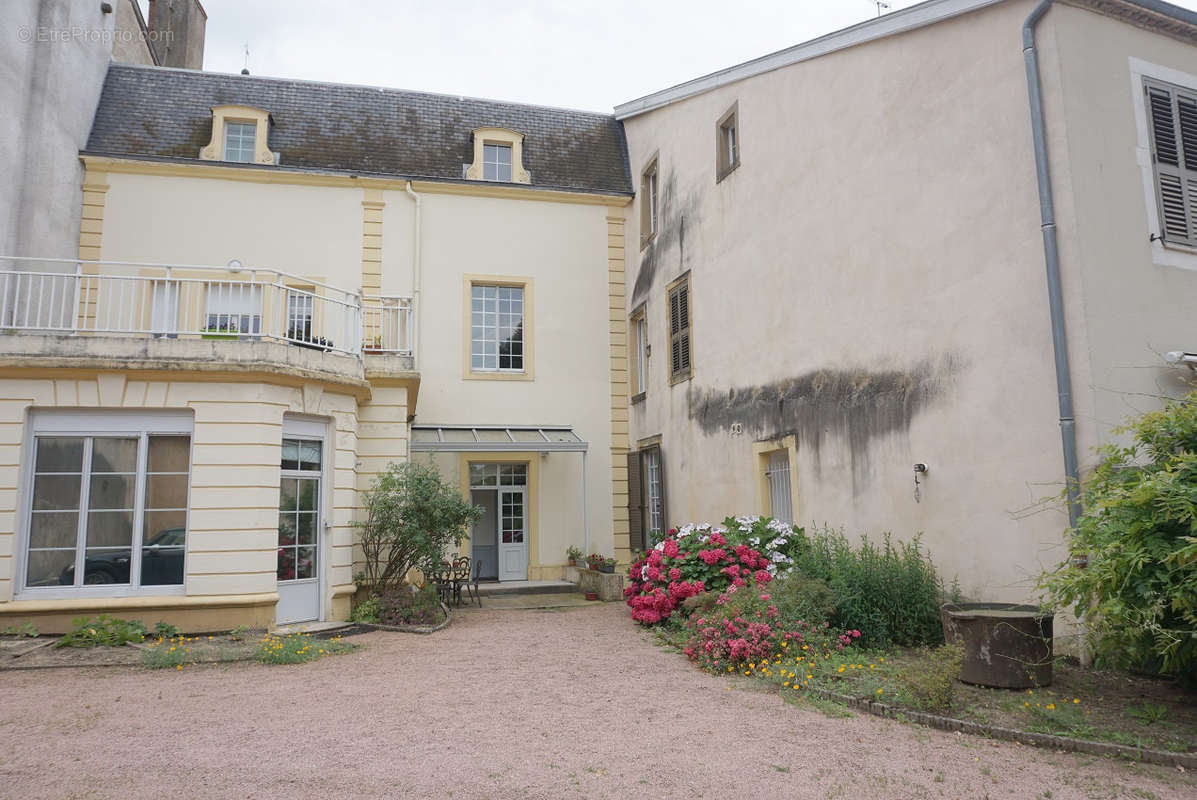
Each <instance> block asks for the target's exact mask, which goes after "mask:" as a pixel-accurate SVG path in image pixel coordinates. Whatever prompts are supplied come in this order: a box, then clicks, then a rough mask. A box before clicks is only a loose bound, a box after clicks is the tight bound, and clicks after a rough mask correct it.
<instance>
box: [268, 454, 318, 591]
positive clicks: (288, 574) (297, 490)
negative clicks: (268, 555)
mask: <svg viewBox="0 0 1197 800" xmlns="http://www.w3.org/2000/svg"><path fill="white" fill-rule="evenodd" d="M322 450H323V445H322V443H321V442H319V441H315V440H309V439H283V453H282V464H281V466H282V485H281V487H280V491H279V507H278V579H279V580H280V581H294V580H308V579H312V578H315V577H316V575H317V574H318V573H317V571H316V568H317V558H318V542H317V535H318V533H319V527H318V526H319V523H320V475H321V467H320V463H321V457H322V454H321V451H322Z"/></svg>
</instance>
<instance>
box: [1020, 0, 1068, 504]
mask: <svg viewBox="0 0 1197 800" xmlns="http://www.w3.org/2000/svg"><path fill="white" fill-rule="evenodd" d="M1051 5H1052V0H1040V3H1039V4H1038V5H1037V6H1035V10H1034V11H1032V12H1031V14H1030V16H1028V17H1027V20H1026V22H1025V23H1023V26H1022V54H1023V60H1024V61H1025V62H1026V70H1027V93H1028V96H1029V99H1030V103H1031V137H1032V140H1033V142H1034V147H1035V177H1036V179H1037V182H1038V184H1039V215H1040V229H1041V231H1042V232H1043V258H1044V261H1045V263H1046V266H1047V302H1048V306H1049V307H1050V309H1051V319H1052V350H1053V352H1054V353H1055V360H1056V393H1057V395H1058V399H1059V406H1060V440H1061V443H1062V445H1063V447H1064V472H1065V479H1066V480H1067V482H1068V483H1067V488H1066V492H1067V498H1068V525H1069V527H1072V528H1075V527H1076V524H1077V519H1078V518H1079V517H1080V514H1081V497H1080V474H1079V470H1078V468H1077V457H1076V419H1075V417H1074V416H1073V408H1072V375H1071V372H1070V371H1069V368H1068V336H1067V333H1066V332H1065V329H1064V299H1063V291H1062V289H1061V283H1060V250H1059V247H1058V244H1057V240H1056V211H1055V203H1054V201H1053V200H1052V178H1051V170H1050V168H1049V165H1048V160H1047V125H1046V124H1045V122H1044V113H1043V92H1042V87H1041V85H1040V79H1039V54H1038V53H1037V52H1036V50H1035V26H1036V25H1038V24H1039V20H1041V19H1042V18H1043V15H1044V14H1046V13H1047V11H1048V9H1049V8H1051Z"/></svg>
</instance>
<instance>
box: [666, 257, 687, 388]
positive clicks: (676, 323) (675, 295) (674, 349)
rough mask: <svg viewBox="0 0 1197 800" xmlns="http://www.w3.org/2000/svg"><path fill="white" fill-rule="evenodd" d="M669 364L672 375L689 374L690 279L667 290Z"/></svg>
mask: <svg viewBox="0 0 1197 800" xmlns="http://www.w3.org/2000/svg"><path fill="white" fill-rule="evenodd" d="M669 365H670V372H671V374H672V375H673V377H675V378H676V377H678V376H686V375H689V374H690V281H689V279H688V278H687V279H685V280H683V281H682V282H681V283H679V284H678V285H677V286H674V287H673V288H672V289H670V290H669Z"/></svg>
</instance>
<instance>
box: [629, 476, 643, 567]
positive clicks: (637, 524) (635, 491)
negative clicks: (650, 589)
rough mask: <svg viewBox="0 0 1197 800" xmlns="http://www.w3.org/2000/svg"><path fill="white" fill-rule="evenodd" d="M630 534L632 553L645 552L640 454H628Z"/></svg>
mask: <svg viewBox="0 0 1197 800" xmlns="http://www.w3.org/2000/svg"><path fill="white" fill-rule="evenodd" d="M628 532H629V535H630V542H629V547H631V549H632V552H633V553H635V552H639V551H642V550H644V492H643V491H642V490H641V488H640V454H639V453H637V452H631V453H628Z"/></svg>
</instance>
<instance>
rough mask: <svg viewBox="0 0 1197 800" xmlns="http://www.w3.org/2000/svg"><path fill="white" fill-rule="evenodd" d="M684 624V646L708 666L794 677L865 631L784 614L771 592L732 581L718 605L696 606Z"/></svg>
mask: <svg viewBox="0 0 1197 800" xmlns="http://www.w3.org/2000/svg"><path fill="white" fill-rule="evenodd" d="M685 630H686V641H685V645H684V646H683V648H682V651H683V652H684V653H685V654H686V655H687V656H688V657H689V658H690V660H692V661H694V662H695V663H696V664H698V665H699V666H700V667H702V668H703V669H705V670H708V671H710V672H732V671H744V672H745V674H757V675H761V676H781V677H782V678H786V677H789V678H793V679H798V678H800V677H801V676H802V675H805V674H807V670H816V669H818V666H819V664H820V663H821V662H822V661H825V660H827V659H829V658H831V657H832V656H833V654H836V653H842V652H843V651H844V649H845V648H848V647H851V646H853V645H854V644H855V643H856V641H857V640H858V639H859V638H860V631H846V632H844V633H836V632H834V631H832V630H831V629H830V628H829V626H828V624H827V623H825V622H824V623H821V624H812V623H808V622H804V621H801V620H786V619H783V618H781V615H780V614H779V612H778V610H777V606H776V605H774V604H773V603H772V602H771V598H770V596H769V593H768V592H767V591H762V590H761V588H760V587H758V586H751V585H746V586H743V587H738V586H735V585H733V586H729V587H728V588H727V590H726V591H725V592H723V593H722V594H720V595H719V598H718V599H717V600H716V601H715V604H714V606H713V607H710V608H706V609H699V610H697V611H695V613H694V614H693V615H692V616H691V617H690V618H689V619H688V620H687V621H686V627H685ZM801 683H802V684H803V685H805V680H802V681H801ZM788 685H790V684H789V683H787V686H788ZM795 688H797V687H795Z"/></svg>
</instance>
